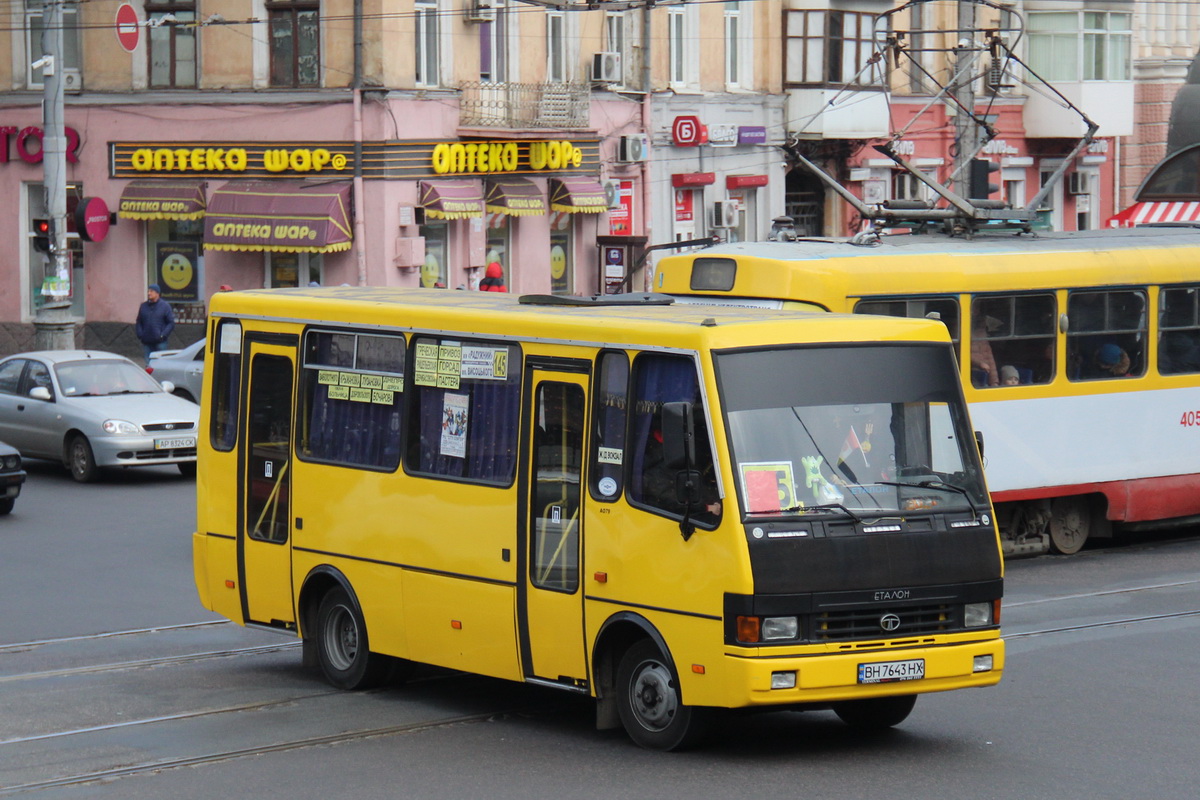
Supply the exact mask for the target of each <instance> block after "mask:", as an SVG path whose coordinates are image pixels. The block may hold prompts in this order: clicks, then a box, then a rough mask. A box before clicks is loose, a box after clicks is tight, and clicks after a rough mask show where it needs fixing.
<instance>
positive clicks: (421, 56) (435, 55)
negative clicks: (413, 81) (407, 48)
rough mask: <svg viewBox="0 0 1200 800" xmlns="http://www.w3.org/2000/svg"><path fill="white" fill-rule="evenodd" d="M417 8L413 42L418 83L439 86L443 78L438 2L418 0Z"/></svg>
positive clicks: (434, 0) (419, 84)
mask: <svg viewBox="0 0 1200 800" xmlns="http://www.w3.org/2000/svg"><path fill="white" fill-rule="evenodd" d="M415 8H416V11H415V13H416V30H417V39H416V42H414V43H413V54H414V56H415V57H416V61H417V63H416V69H417V76H416V77H417V85H418V86H437V85H438V82H439V81H440V80H441V73H440V70H439V69H438V61H439V59H440V57H441V55H440V49H441V48H439V47H438V38H439V35H440V30H439V26H438V7H437V2H436V0H433V2H430V0H418V2H417V3H416V5H415Z"/></svg>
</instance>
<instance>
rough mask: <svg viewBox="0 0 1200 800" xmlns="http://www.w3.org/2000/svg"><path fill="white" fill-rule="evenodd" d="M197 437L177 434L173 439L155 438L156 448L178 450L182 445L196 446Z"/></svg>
mask: <svg viewBox="0 0 1200 800" xmlns="http://www.w3.org/2000/svg"><path fill="white" fill-rule="evenodd" d="M195 446H196V437H194V436H176V437H175V438H173V439H155V440H154V449H155V450H178V449H179V448H181V447H195Z"/></svg>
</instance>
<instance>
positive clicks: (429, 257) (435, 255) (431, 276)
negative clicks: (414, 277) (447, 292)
mask: <svg viewBox="0 0 1200 800" xmlns="http://www.w3.org/2000/svg"><path fill="white" fill-rule="evenodd" d="M420 230H421V236H422V237H424V239H425V263H424V264H422V265H421V286H423V287H424V288H426V289H444V288H446V279H447V267H446V258H447V256H448V255H449V253H448V250H449V241H450V226H449V225H448V224H446V221H445V220H432V219H428V218H426V220H425V224H424V225H422V226H421V229H420Z"/></svg>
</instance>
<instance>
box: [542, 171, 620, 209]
mask: <svg viewBox="0 0 1200 800" xmlns="http://www.w3.org/2000/svg"><path fill="white" fill-rule="evenodd" d="M550 208H552V209H553V210H555V211H565V212H566V213H568V214H603V213H604V212H605V211H608V196H607V195H606V194H605V192H604V187H603V186H601V185H600V183H599V181H597V180H596V179H595V178H584V177H574V176H572V177H569V178H551V179H550Z"/></svg>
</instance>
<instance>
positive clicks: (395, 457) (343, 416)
mask: <svg viewBox="0 0 1200 800" xmlns="http://www.w3.org/2000/svg"><path fill="white" fill-rule="evenodd" d="M404 357H405V351H404V337H403V336H398V335H392V336H384V335H365V334H355V333H344V332H333V331H308V332H307V333H306V334H305V337H304V365H303V370H302V371H301V384H300V402H301V409H300V430H299V431H298V432H297V447H296V451H297V453H299V455H300V458H302V459H304V460H305V461H325V462H330V463H334V464H343V465H346V466H356V467H368V468H376V469H386V470H394V469H395V468H396V467H397V466H398V465H399V464H400V442H401V434H402V431H401V427H402V426H401V424H400V423H401V412H400V409H401V401H402V400H403V398H404V360H405V359H404Z"/></svg>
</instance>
